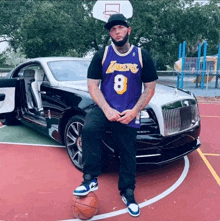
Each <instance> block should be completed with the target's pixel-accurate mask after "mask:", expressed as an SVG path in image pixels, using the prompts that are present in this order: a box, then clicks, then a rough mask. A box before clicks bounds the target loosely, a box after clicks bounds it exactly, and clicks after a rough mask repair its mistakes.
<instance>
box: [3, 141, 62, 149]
mask: <svg viewBox="0 0 220 221" xmlns="http://www.w3.org/2000/svg"><path fill="white" fill-rule="evenodd" d="M0 144H9V145H23V146H39V147H58V148H66V147H65V146H62V145H50V144H32V143H14V142H0Z"/></svg>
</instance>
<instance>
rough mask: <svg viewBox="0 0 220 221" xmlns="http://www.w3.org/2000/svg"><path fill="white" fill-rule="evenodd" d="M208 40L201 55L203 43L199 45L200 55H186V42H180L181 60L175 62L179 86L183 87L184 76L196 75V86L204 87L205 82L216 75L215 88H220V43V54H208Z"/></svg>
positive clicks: (219, 50)
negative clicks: (219, 79) (219, 86)
mask: <svg viewBox="0 0 220 221" xmlns="http://www.w3.org/2000/svg"><path fill="white" fill-rule="evenodd" d="M207 46H208V44H207V42H206V41H205V42H204V52H203V56H202V57H201V48H202V45H201V44H199V45H198V57H186V42H183V44H179V60H178V61H176V62H175V65H174V69H175V70H176V71H177V88H181V89H182V88H183V83H184V76H185V75H191V76H192V75H194V76H195V79H194V80H193V83H195V84H196V87H198V86H199V84H200V86H201V89H204V83H206V86H207V87H208V83H209V82H210V81H212V80H213V79H214V77H215V88H218V78H220V75H219V74H220V73H219V67H220V44H219V48H218V55H214V56H207Z"/></svg>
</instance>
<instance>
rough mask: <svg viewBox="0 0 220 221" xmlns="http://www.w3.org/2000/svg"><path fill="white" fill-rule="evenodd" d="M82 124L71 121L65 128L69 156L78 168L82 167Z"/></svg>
mask: <svg viewBox="0 0 220 221" xmlns="http://www.w3.org/2000/svg"><path fill="white" fill-rule="evenodd" d="M82 128H83V124H82V123H80V122H72V123H71V124H70V125H69V127H68V128H67V133H66V146H67V151H68V153H69V156H70V158H71V160H72V162H73V163H74V165H75V166H76V167H78V168H80V169H82V168H83V163H82V138H81V132H82Z"/></svg>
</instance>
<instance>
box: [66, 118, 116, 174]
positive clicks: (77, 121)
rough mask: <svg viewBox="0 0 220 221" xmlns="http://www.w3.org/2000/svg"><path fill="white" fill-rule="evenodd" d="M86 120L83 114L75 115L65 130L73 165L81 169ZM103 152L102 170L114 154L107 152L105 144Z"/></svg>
mask: <svg viewBox="0 0 220 221" xmlns="http://www.w3.org/2000/svg"><path fill="white" fill-rule="evenodd" d="M84 122H85V117H83V116H81V115H77V116H73V117H71V118H70V119H69V121H68V122H67V125H66V127H65V132H64V143H65V146H66V150H67V153H68V155H69V157H70V160H71V161H72V163H73V165H74V166H75V167H76V168H77V169H78V170H80V171H82V170H83V162H82V141H81V133H82V128H83V125H84ZM103 148H104V149H103V154H102V165H101V166H102V168H101V169H102V171H104V170H105V169H106V168H107V167H108V166H109V164H110V163H111V161H112V157H113V154H112V156H111V157H110V156H109V154H107V153H106V151H105V150H106V149H105V147H104V144H103Z"/></svg>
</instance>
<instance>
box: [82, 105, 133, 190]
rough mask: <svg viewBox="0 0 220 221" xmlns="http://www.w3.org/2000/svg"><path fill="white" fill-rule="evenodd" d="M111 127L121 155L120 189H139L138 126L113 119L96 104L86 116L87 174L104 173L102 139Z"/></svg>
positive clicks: (83, 147)
mask: <svg viewBox="0 0 220 221" xmlns="http://www.w3.org/2000/svg"><path fill="white" fill-rule="evenodd" d="M108 126H110V127H111V129H112V132H113V135H114V138H115V140H116V141H117V143H116V145H117V150H118V152H119V155H120V171H119V181H118V189H119V190H120V191H121V192H123V191H124V190H125V189H133V190H134V189H135V177H136V147H135V143H136V135H137V129H136V128H132V127H128V126H127V125H124V124H121V123H119V122H110V121H108V119H107V118H106V116H105V114H104V113H103V111H102V110H101V109H100V108H99V107H98V106H95V107H94V108H93V109H92V110H91V111H90V112H89V113H88V114H87V116H86V119H85V125H84V127H83V130H82V149H83V152H82V153H83V162H84V167H83V173H84V174H90V175H92V176H94V177H97V176H99V175H100V174H101V155H102V146H103V144H102V138H103V136H104V134H105V132H106V128H107V127H108Z"/></svg>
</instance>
